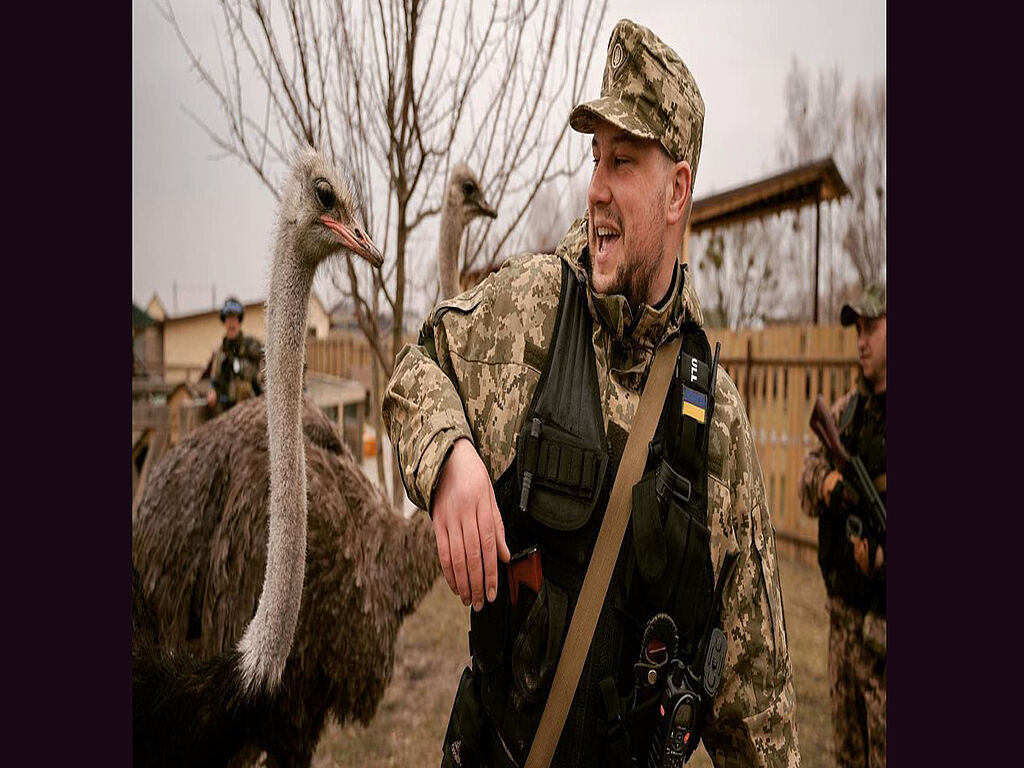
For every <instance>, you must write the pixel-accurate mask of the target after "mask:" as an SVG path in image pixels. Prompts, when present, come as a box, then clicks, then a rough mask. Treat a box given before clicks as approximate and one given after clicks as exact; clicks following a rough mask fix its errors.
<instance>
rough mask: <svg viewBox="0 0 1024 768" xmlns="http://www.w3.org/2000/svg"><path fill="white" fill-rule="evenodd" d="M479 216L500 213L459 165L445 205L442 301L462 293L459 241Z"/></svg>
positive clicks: (441, 248)
mask: <svg viewBox="0 0 1024 768" xmlns="http://www.w3.org/2000/svg"><path fill="white" fill-rule="evenodd" d="M477 216H488V217H490V218H492V219H494V218H497V216H498V212H497V211H496V210H494V208H492V207H491V206H490V205H489V204H488V202H487V201H486V200H485V199H484V193H483V191H482V190H481V189H480V182H479V181H477V178H476V174H474V173H473V172H472V171H471V170H469V166H468V165H466V164H465V163H456V164H455V166H454V167H452V170H451V173H449V174H448V185H447V187H446V188H445V193H444V199H443V201H442V205H441V238H440V240H441V241H440V244H439V247H438V252H437V267H438V272H439V277H440V280H441V298H446V299H450V298H451V297H452V296H455V295H456V294H457V293H458V292H459V290H460V289H459V240H460V239H461V238H462V231H463V230H464V229H465V228H466V225H467V224H469V222H470V220H471V219H474V218H476V217H477Z"/></svg>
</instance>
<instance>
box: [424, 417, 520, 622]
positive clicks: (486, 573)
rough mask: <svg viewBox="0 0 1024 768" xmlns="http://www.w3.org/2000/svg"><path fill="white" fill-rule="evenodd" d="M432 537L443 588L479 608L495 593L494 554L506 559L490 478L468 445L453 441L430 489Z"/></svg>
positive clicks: (496, 574)
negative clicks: (437, 476)
mask: <svg viewBox="0 0 1024 768" xmlns="http://www.w3.org/2000/svg"><path fill="white" fill-rule="evenodd" d="M433 505H434V506H433V519H434V537H435V539H436V540H437V556H438V559H439V560H440V561H441V570H442V571H443V572H444V578H445V581H447V582H448V588H449V589H451V591H452V592H455V593H456V594H458V595H459V597H461V598H462V603H463V605H469V604H470V603H472V605H473V609H474V610H477V611H479V610H480V609H481V608H483V605H484V598H485V592H486V599H487V600H488V601H493V600H494V598H495V596H496V595H497V593H498V558H499V557H500V558H501V560H502V562H505V563H507V562H508V561H509V557H510V553H509V551H508V545H507V544H506V543H505V526H504V524H503V523H502V520H501V513H500V512H499V511H498V502H497V500H496V499H495V498H494V488H493V487H492V486H491V477H490V475H489V474H488V473H487V467H485V466H484V463H483V461H482V460H481V459H480V455H479V454H478V453H477V452H476V448H475V447H474V446H473V443H472V442H470V441H469V440H467V439H466V438H464V437H463V438H459V439H458V440H456V441H455V445H454V446H453V447H452V451H451V453H450V454H448V459H447V460H446V461H445V463H444V466H442V467H441V476H440V478H439V480H438V483H437V488H436V489H435V491H434V501H433Z"/></svg>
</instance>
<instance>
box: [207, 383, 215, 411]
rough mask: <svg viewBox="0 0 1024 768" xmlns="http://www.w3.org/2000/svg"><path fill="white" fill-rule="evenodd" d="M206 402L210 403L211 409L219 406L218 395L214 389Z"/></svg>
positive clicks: (208, 393)
mask: <svg viewBox="0 0 1024 768" xmlns="http://www.w3.org/2000/svg"><path fill="white" fill-rule="evenodd" d="M206 402H207V403H209V405H210V407H211V408H213V406H215V405H216V404H217V393H216V392H214V390H213V388H212V387H211V388H210V391H209V392H207V393H206Z"/></svg>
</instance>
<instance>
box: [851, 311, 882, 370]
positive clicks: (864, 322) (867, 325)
mask: <svg viewBox="0 0 1024 768" xmlns="http://www.w3.org/2000/svg"><path fill="white" fill-rule="evenodd" d="M857 359H858V362H859V363H860V368H861V370H862V371H863V372H864V378H865V379H867V380H868V381H869V382H870V383H872V384H884V383H885V363H886V359H885V315H882V316H881V317H877V318H874V319H872V318H868V317H858V318H857Z"/></svg>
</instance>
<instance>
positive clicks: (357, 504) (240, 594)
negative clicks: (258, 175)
mask: <svg viewBox="0 0 1024 768" xmlns="http://www.w3.org/2000/svg"><path fill="white" fill-rule="evenodd" d="M322 182H326V184H324V183H322ZM324 198H329V199H326V200H325V199H324ZM332 202H333V203H334V204H336V205H337V206H339V207H341V208H346V209H347V210H349V211H351V210H354V205H353V203H352V200H351V198H350V196H349V194H348V192H347V187H346V186H345V185H344V184H342V183H341V182H340V180H338V179H337V177H336V175H335V173H334V171H333V169H332V168H330V166H329V165H328V164H327V163H326V162H325V161H324V160H323V159H322V158H321V157H320V156H319V155H318V154H317V153H315V152H313V151H312V150H309V151H306V152H304V153H302V154H301V155H300V156H299V157H298V158H297V160H296V164H295V170H294V172H293V176H292V181H291V184H290V185H289V188H288V191H287V192H286V194H285V196H284V198H283V200H282V206H281V215H280V219H279V224H278V232H277V238H276V246H277V247H276V253H275V267H274V269H273V272H272V275H271V285H270V292H269V294H268V306H267V333H268V338H267V347H266V355H267V360H266V367H267V395H266V397H259V398H255V399H251V400H248V401H245V402H243V403H241V404H239V405H238V406H236V407H235V408H233V409H231V410H230V411H228V412H227V413H225V414H223V415H222V416H220V417H218V418H216V419H214V420H212V421H210V422H208V423H206V424H204V425H202V426H201V427H200V428H199V429H197V430H196V431H195V432H194V433H192V434H191V435H189V436H188V437H187V438H185V439H184V440H182V441H181V442H180V443H179V444H178V445H176V446H175V447H174V448H172V449H171V450H170V451H168V453H167V454H166V456H165V457H164V458H163V460H162V461H161V462H160V464H159V465H158V466H157V467H155V468H154V474H153V476H152V477H151V480H150V484H149V486H148V487H147V489H146V492H145V494H144V496H143V498H142V500H141V503H140V506H139V513H138V519H137V521H136V523H135V525H134V528H133V533H132V545H133V550H132V557H133V564H134V566H135V568H136V570H137V571H138V574H139V579H140V584H141V589H142V591H143V597H144V598H145V600H146V601H147V602H148V604H149V606H150V608H151V610H152V612H153V615H154V617H155V622H156V624H157V630H158V633H159V637H160V640H161V642H162V643H163V644H164V645H166V646H169V647H173V648H178V649H183V650H188V651H191V652H193V653H195V654H196V655H197V656H199V657H201V658H204V659H205V658H211V657H214V656H216V655H217V654H222V653H224V652H225V651H227V650H229V649H232V648H235V647H237V650H238V652H239V654H240V656H241V658H242V659H247V658H252V659H255V660H256V661H249V662H246V664H247V666H246V667H245V668H246V669H248V670H252V672H250V673H249V674H248V675H247V679H250V678H251V679H252V680H253V681H254V682H257V683H258V682H259V681H260V680H267V681H270V682H273V681H274V679H275V678H276V677H277V676H280V684H279V685H278V686H277V688H276V691H275V694H274V697H273V698H272V699H271V700H270V703H269V704H268V706H267V707H266V708H264V709H263V710H262V712H261V714H260V717H259V722H258V723H256V724H254V725H253V726H252V727H250V728H249V729H248V731H247V741H246V744H245V747H244V748H243V749H242V750H240V751H239V752H238V753H237V755H236V760H248V759H252V758H254V757H255V756H257V755H258V754H259V752H260V751H263V750H265V751H266V752H267V755H268V762H269V764H271V765H275V764H289V765H308V764H309V763H310V762H311V759H312V755H313V752H314V750H315V748H316V744H317V741H318V740H319V737H320V733H321V731H322V729H323V726H324V725H325V719H326V716H327V714H328V713H329V712H330V713H333V714H334V716H335V717H336V718H337V719H338V720H339V722H345V721H346V720H349V719H352V718H355V719H358V720H360V721H362V722H367V721H369V719H370V718H371V717H372V716H373V714H374V712H375V711H376V708H377V706H378V704H379V702H380V699H381V697H382V695H383V692H384V689H385V687H386V685H387V683H388V681H389V679H390V676H391V672H392V669H393V666H394V643H395V638H396V636H397V634H398V630H399V628H400V626H401V623H402V620H403V618H404V617H405V616H406V615H407V614H408V613H410V612H411V611H412V610H413V609H414V608H415V607H416V605H417V604H418V602H419V600H420V599H421V598H422V597H423V595H424V594H426V592H427V591H428V590H429V588H430V586H431V585H432V583H433V582H434V580H435V579H436V577H437V575H438V574H439V573H440V569H439V567H438V565H437V555H436V546H435V544H434V535H433V530H432V527H431V524H430V522H429V520H428V519H427V518H426V516H424V515H417V516H416V517H414V518H413V519H410V520H405V519H403V518H401V517H399V516H398V515H396V514H395V513H394V512H393V511H392V510H391V506H390V504H389V503H388V501H387V499H386V498H385V497H384V496H383V494H382V493H381V492H380V491H379V490H378V489H377V487H376V486H375V485H374V484H373V483H372V482H371V481H370V480H368V479H367V478H366V477H365V475H364V474H363V473H362V472H361V471H360V469H359V466H358V464H357V463H356V460H355V459H354V458H353V456H352V454H351V452H350V451H349V450H348V449H347V448H346V447H345V445H344V443H343V441H342V439H341V437H340V435H339V433H338V430H337V428H336V427H335V425H333V424H332V423H331V422H330V421H329V420H328V419H327V418H326V417H325V416H324V415H323V413H322V412H321V411H320V409H319V408H317V407H316V406H315V405H314V404H313V403H312V402H311V401H309V400H308V399H304V398H303V397H302V394H301V378H302V362H303V359H304V356H305V329H306V312H307V307H308V301H309V293H310V290H311V288H312V282H313V275H314V273H315V270H316V267H317V265H318V264H319V263H320V262H321V261H323V259H325V258H326V257H327V256H329V255H330V254H331V253H333V252H336V251H337V250H338V245H337V241H338V240H341V241H342V243H343V244H344V245H345V246H346V247H348V248H350V250H355V249H356V248H358V247H359V246H360V245H361V243H360V242H351V243H346V242H345V240H344V237H345V235H344V233H343V232H342V231H340V230H339V229H337V228H335V227H333V226H331V225H330V224H329V223H326V222H324V223H325V225H326V226H319V225H317V224H315V223H314V222H316V221H318V220H319V214H322V212H323V211H322V209H323V208H324V207H325V206H324V204H325V203H332ZM327 207H330V206H327ZM332 230H333V231H332ZM353 232H354V237H355V238H356V239H357V240H358V239H359V238H365V236H364V235H363V234H362V233H361V232H360V231H359V230H358V229H357V228H353V229H351V230H350V231H349V233H348V235H347V236H348V237H349V238H352V237H353V234H352V233H353ZM331 239H333V241H334V245H333V247H331V248H328V247H326V245H325V243H323V242H321V240H324V241H330V240H331ZM365 242H369V241H368V240H365ZM377 258H378V259H379V253H378V254H377ZM377 264H378V265H379V261H378V262H377ZM275 398H276V399H275ZM272 400H273V402H272ZM268 412H269V414H270V419H269V423H268ZM268 435H269V438H268ZM303 464H304V467H305V471H304V472H303V471H302V467H303ZM268 501H269V505H270V507H273V506H274V505H281V506H283V507H284V506H286V505H288V504H291V505H292V506H293V507H296V505H298V506H305V510H304V512H306V514H304V515H303V518H304V519H305V520H307V528H306V530H304V533H305V536H304V541H298V540H297V537H295V536H294V535H293V536H292V537H291V538H290V539H288V538H287V537H286V536H285V535H284V534H285V531H284V530H283V529H282V528H281V526H280V525H279V520H277V519H276V516H274V515H268ZM301 501H307V502H308V503H307V504H306V505H301V503H300V502H301ZM268 530H269V538H270V540H271V541H272V542H279V543H281V542H284V546H283V547H282V546H278V547H277V548H276V549H275V547H274V546H273V545H272V546H271V548H270V557H268V549H267V539H268ZM275 551H277V552H279V553H280V554H278V555H275ZM296 561H297V562H299V563H300V564H301V563H304V564H305V579H304V585H303V581H302V579H301V575H300V580H299V583H298V587H299V591H300V592H301V599H300V598H299V592H297V591H296V590H295V585H294V580H293V581H292V583H291V586H290V587H289V588H286V589H280V588H279V587H277V586H276V585H277V584H278V583H279V582H285V583H288V581H287V579H282V578H280V576H281V574H282V573H285V572H287V571H288V565H289V564H294V563H295V562H296ZM300 570H301V568H300ZM264 574H266V575H264ZM261 585H265V586H263V587H262V593H263V594H264V595H265V597H264V598H263V599H259V597H260V594H261ZM270 609H275V610H270ZM254 610H255V611H256V616H255V618H253V611H254ZM289 611H291V612H294V621H295V622H296V626H295V632H294V641H293V642H292V643H291V654H290V655H287V653H285V656H286V657H287V664H283V659H282V658H281V653H280V651H281V648H280V647H279V646H280V641H279V639H278V638H279V637H280V636H281V635H282V634H283V633H282V629H286V628H287V627H286V626H284V624H285V622H284V621H283V620H282V619H280V618H279V617H280V616H281V615H282V614H284V615H285V619H286V620H287V619H288V618H289V617H288V616H287V613H288V612H289ZM250 619H251V621H250ZM267 650H269V651H274V652H275V653H274V654H273V656H272V658H274V659H276V660H280V663H277V662H275V663H274V664H271V665H267V664H262V663H260V661H259V660H260V659H262V658H264V652H265V651H267ZM282 666H283V669H282V668H281V667H282ZM255 687H256V688H258V687H259V686H258V685H257V686H255Z"/></svg>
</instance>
